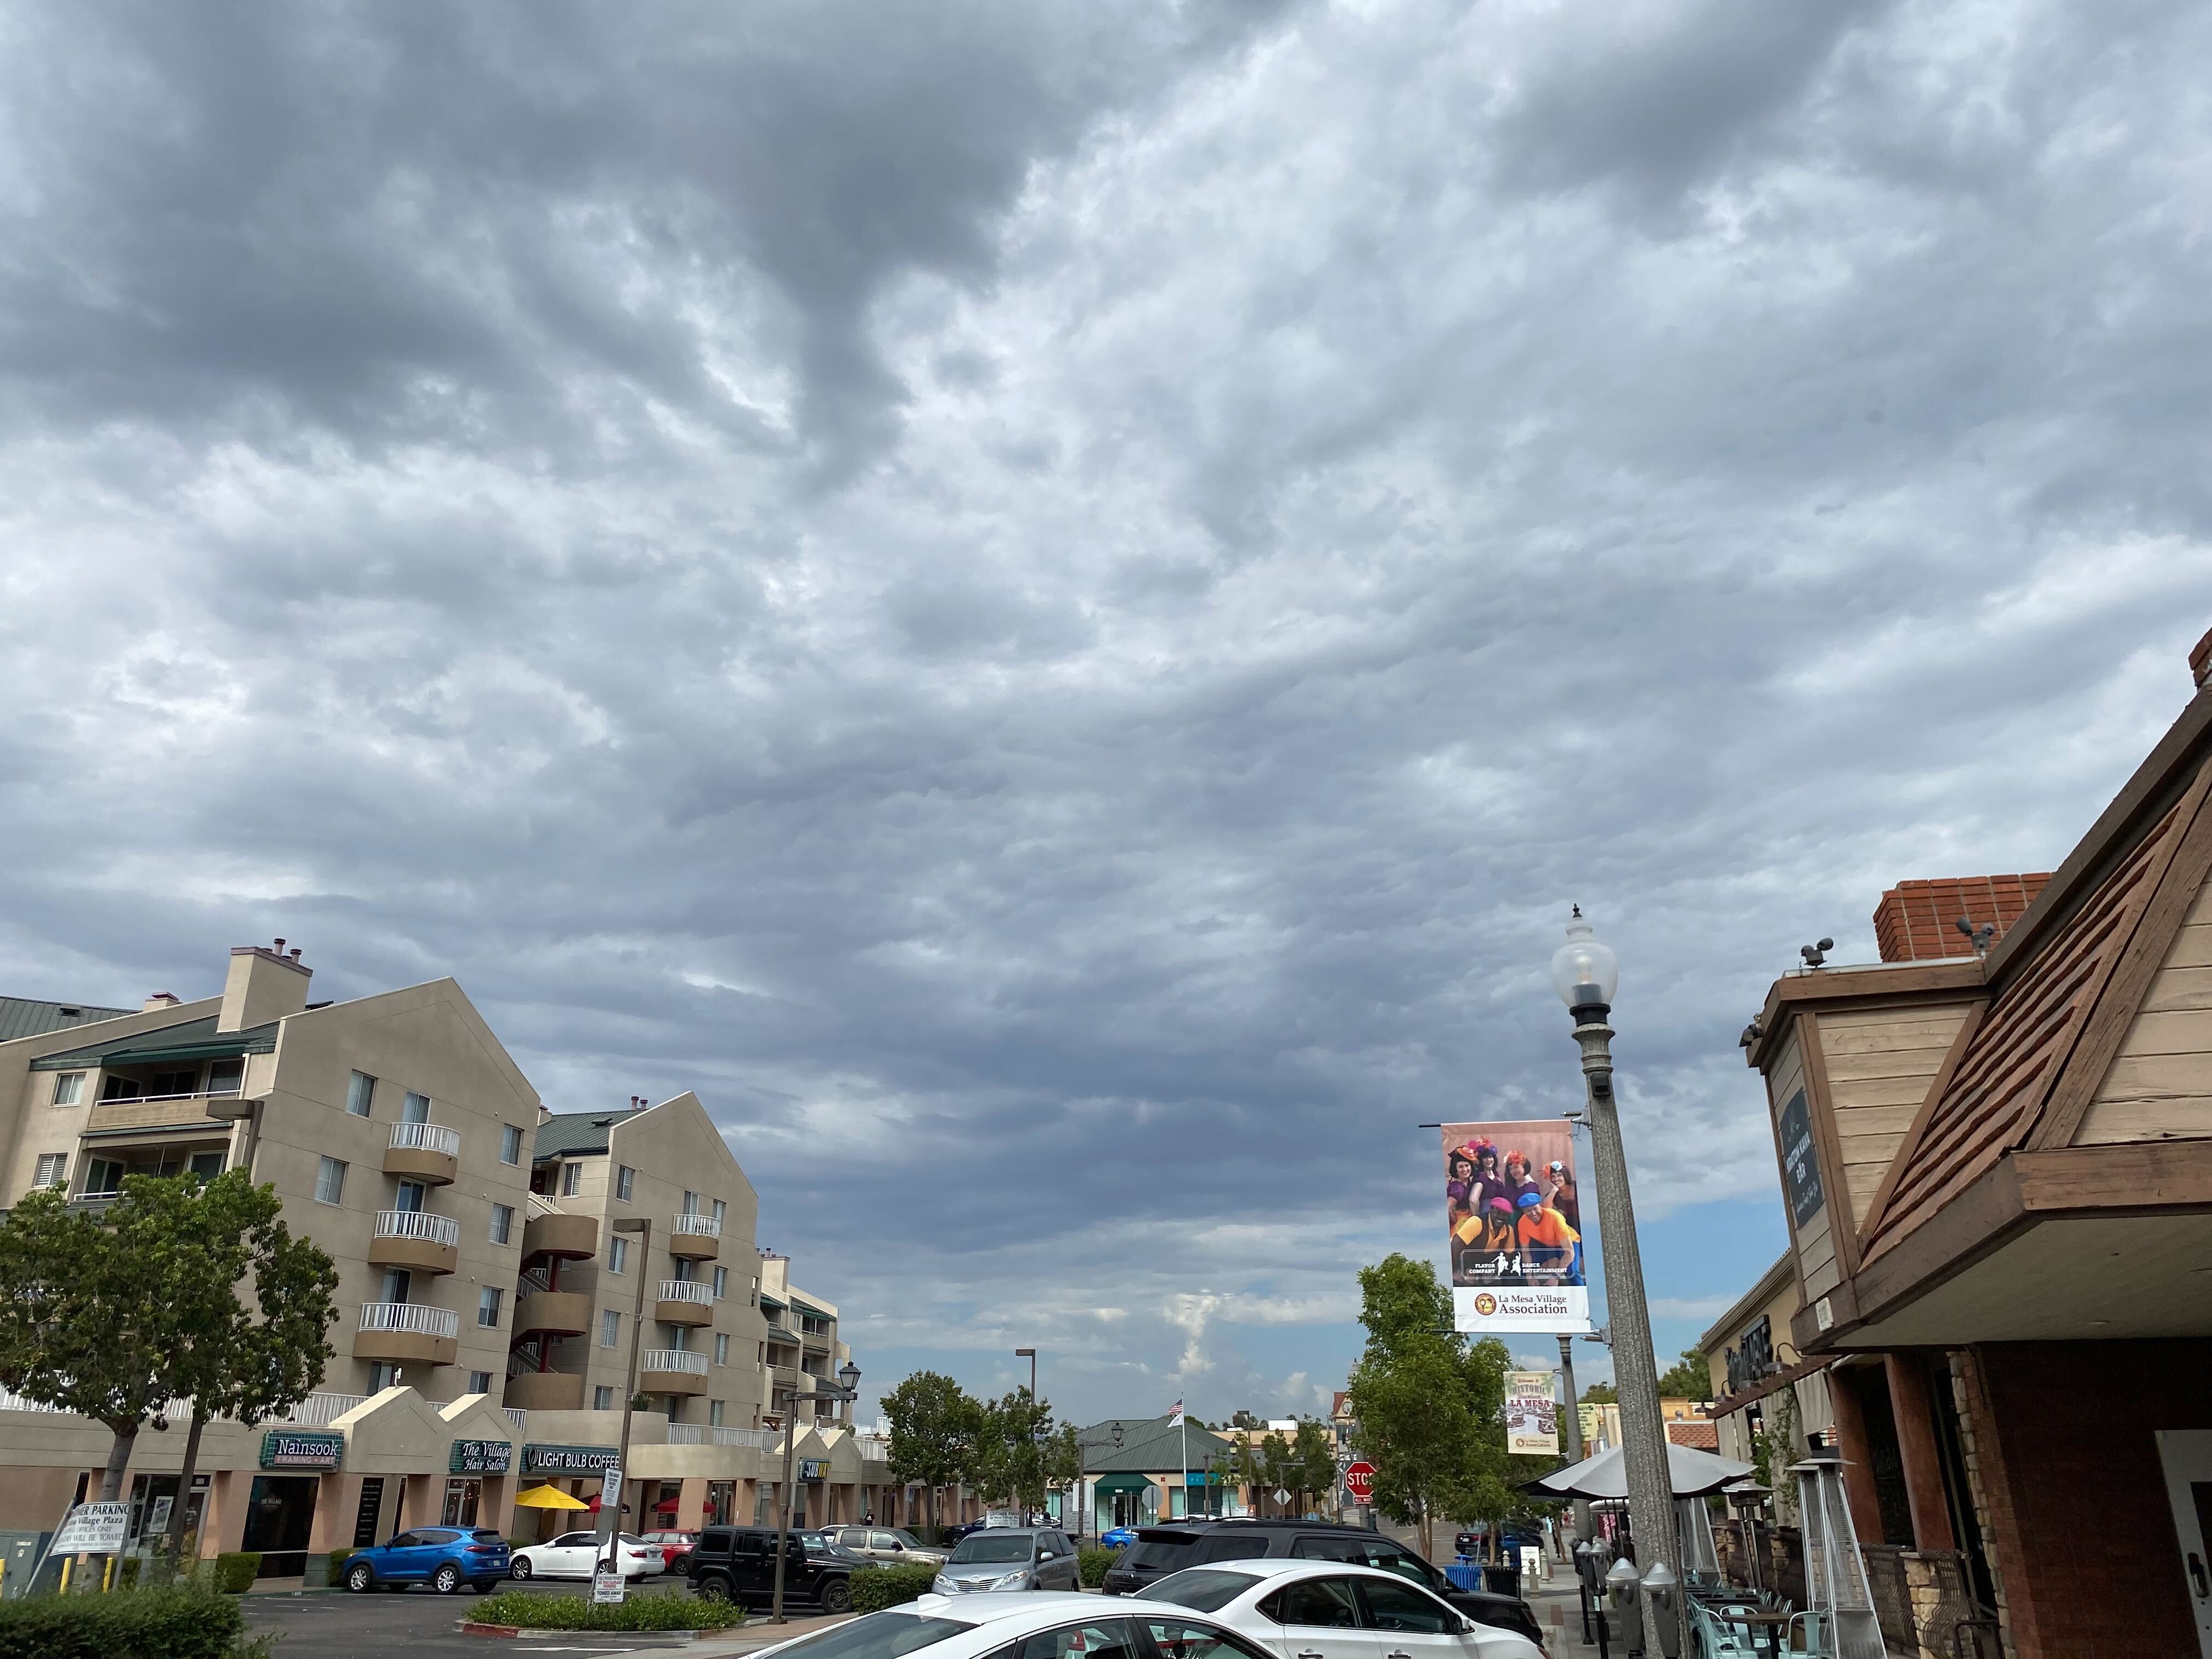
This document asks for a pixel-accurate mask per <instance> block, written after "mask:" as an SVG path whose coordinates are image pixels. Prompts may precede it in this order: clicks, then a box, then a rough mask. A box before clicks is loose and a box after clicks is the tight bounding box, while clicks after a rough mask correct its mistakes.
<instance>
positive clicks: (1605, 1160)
mask: <svg viewBox="0 0 2212 1659" xmlns="http://www.w3.org/2000/svg"><path fill="white" fill-rule="evenodd" d="M1552 982H1553V985H1555V986H1557V987H1559V1000H1561V1001H1563V1002H1565V1004H1566V1005H1567V1009H1568V1012H1570V1013H1571V1014H1572V1015H1573V1017H1574V1022H1575V1041H1576V1042H1577V1043H1578V1044H1580V1045H1581V1047H1582V1051H1583V1085H1584V1088H1585V1091H1586V1092H1587V1094H1588V1097H1589V1131H1590V1157H1591V1162H1592V1163H1593V1164H1595V1166H1596V1167H1595V1171H1594V1172H1595V1175H1596V1177H1597V1213H1598V1225H1599V1227H1600V1229H1601V1231H1602V1232H1603V1234H1604V1245H1605V1284H1606V1306H1607V1309H1608V1310H1609V1312H1608V1314H1607V1320H1608V1322H1609V1323H1610V1325H1611V1326H1612V1329H1613V1383H1614V1385H1615V1387H1616V1388H1618V1389H1619V1390H1620V1431H1621V1438H1622V1439H1623V1440H1624V1441H1625V1442H1626V1444H1625V1445H1623V1446H1622V1448H1621V1453H1622V1455H1623V1457H1624V1458H1625V1459H1626V1462H1627V1466H1628V1523H1629V1531H1630V1533H1631V1534H1632V1537H1633V1538H1634V1540H1635V1543H1636V1558H1637V1565H1638V1568H1640V1569H1641V1577H1643V1578H1644V1581H1645V1583H1646V1585H1647V1588H1650V1587H1653V1583H1652V1581H1653V1576H1654V1575H1655V1574H1657V1575H1658V1578H1657V1583H1658V1584H1661V1585H1671V1584H1673V1583H1674V1582H1675V1576H1676V1571H1677V1569H1676V1566H1675V1563H1676V1562H1677V1561H1678V1560H1679V1559H1680V1550H1679V1548H1678V1547H1677V1545H1676V1542H1675V1539H1674V1489H1673V1482H1672V1481H1671V1480H1669V1479H1668V1472H1667V1430H1666V1426H1665V1425H1664V1424H1663V1423H1662V1421H1661V1419H1660V1415H1659V1361H1658V1356H1657V1354H1656V1352H1654V1350H1653V1348H1652V1346H1651V1310H1650V1308H1649V1307H1648V1306H1646V1305H1645V1303H1644V1260H1643V1256H1642V1254H1641V1253H1640V1252H1639V1251H1638V1249H1637V1246H1636V1206H1635V1204H1634V1203H1633V1201H1632V1200H1631V1199H1630V1197H1629V1193H1628V1157H1627V1154H1626V1152H1624V1151H1623V1150H1622V1147H1621V1142H1620V1114H1619V1112H1618V1110H1617V1109H1616V1108H1615V1105H1614V1101H1613V1046H1612V1045H1613V1028H1612V1027H1611V1026H1610V1025H1608V1024H1606V1019H1607V1016H1609V1015H1610V1014H1611V1013H1612V1012H1613V990H1614V988H1615V987H1616V986H1618V984H1619V983H1620V960H1619V958H1617V957H1615V956H1614V955H1613V952H1612V951H1611V950H1610V949H1608V948H1607V946H1606V945H1603V944H1602V943H1601V942H1600V941H1599V939H1598V937H1597V933H1596V932H1595V929H1593V928H1592V927H1590V925H1589V923H1588V922H1587V921H1583V913H1582V907H1581V906H1580V905H1577V906H1576V907H1575V913H1574V920H1573V921H1570V922H1569V923H1568V924H1567V942H1566V943H1565V945H1561V946H1560V947H1559V950H1558V951H1556V952H1554V953H1553V957H1552ZM1576 1427H1577V1431H1579V1429H1580V1427H1581V1425H1580V1423H1579V1422H1577V1425H1576ZM1662 1568H1663V1569H1664V1571H1661V1570H1662Z"/></svg>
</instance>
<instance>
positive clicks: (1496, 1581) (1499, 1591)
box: [1482, 1561, 1521, 1595]
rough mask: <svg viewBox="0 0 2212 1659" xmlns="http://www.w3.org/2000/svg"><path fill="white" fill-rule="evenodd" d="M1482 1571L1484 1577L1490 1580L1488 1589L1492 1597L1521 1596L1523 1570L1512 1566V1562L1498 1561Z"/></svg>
mask: <svg viewBox="0 0 2212 1659" xmlns="http://www.w3.org/2000/svg"><path fill="white" fill-rule="evenodd" d="M1482 1571H1483V1574H1484V1576H1485V1577H1486V1578H1487V1579H1488V1580H1489V1584H1488V1589H1489V1590H1490V1593H1491V1594H1492V1595H1520V1594H1521V1569H1520V1568H1519V1567H1517V1566H1515V1565H1511V1564H1510V1562H1504V1561H1496V1562H1492V1564H1491V1565H1488V1566H1486V1567H1485V1568H1484V1569H1483V1570H1482Z"/></svg>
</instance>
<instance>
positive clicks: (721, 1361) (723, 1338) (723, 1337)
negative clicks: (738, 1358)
mask: <svg viewBox="0 0 2212 1659" xmlns="http://www.w3.org/2000/svg"><path fill="white" fill-rule="evenodd" d="M714 1363H715V1364H717V1365H726V1364H729V1363H730V1334H729V1333H728V1332H727V1331H717V1332H715V1333H714Z"/></svg>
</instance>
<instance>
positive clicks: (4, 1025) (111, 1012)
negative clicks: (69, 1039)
mask: <svg viewBox="0 0 2212 1659" xmlns="http://www.w3.org/2000/svg"><path fill="white" fill-rule="evenodd" d="M137 1012H138V1011H137V1009H136V1008H100V1007H95V1006H94V1005H92V1004H91V1003H89V1002H41V1001H40V1000H38V999H37V998H35V997H0V1042H14V1041H15V1039H16V1038H17V1037H27V1036H46V1035H47V1034H48V1033H49V1032H52V1031H66V1030H69V1029H70V1027H71V1026H72V1025H90V1024H94V1022H96V1021H99V1020H103V1019H114V1018H118V1016H120V1015H124V1014H135V1013H137Z"/></svg>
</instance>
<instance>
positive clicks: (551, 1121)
mask: <svg viewBox="0 0 2212 1659" xmlns="http://www.w3.org/2000/svg"><path fill="white" fill-rule="evenodd" d="M636 1115H637V1114H636V1112H635V1111H622V1112H562V1113H561V1114H559V1115H556V1116H554V1117H550V1118H548V1119H546V1120H545V1121H544V1122H543V1123H541V1124H539V1125H538V1138H537V1139H535V1140H533V1141H532V1143H531V1152H530V1161H531V1162H532V1164H546V1163H550V1162H551V1161H552V1160H553V1159H555V1158H588V1157H590V1156H591V1155H592V1153H594V1152H605V1151H606V1150H607V1147H608V1146H609V1145H610V1137H609V1135H608V1133H607V1132H608V1131H609V1130H611V1129H612V1128H613V1127H615V1125H616V1124H617V1123H620V1122H621V1121H623V1119H625V1118H632V1117H635V1116H636Z"/></svg>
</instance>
